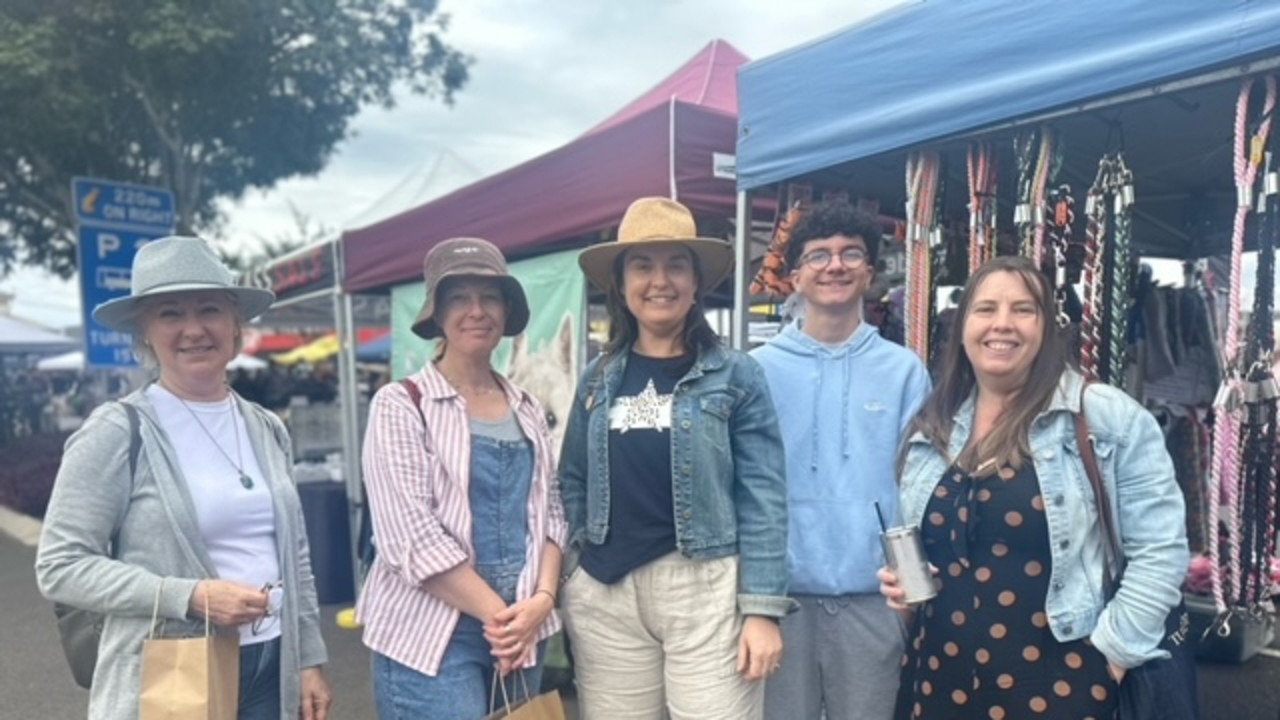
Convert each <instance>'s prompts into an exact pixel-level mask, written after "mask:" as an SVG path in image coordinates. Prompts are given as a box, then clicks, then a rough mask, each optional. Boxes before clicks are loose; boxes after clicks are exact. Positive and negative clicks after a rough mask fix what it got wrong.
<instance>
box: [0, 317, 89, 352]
mask: <svg viewBox="0 0 1280 720" xmlns="http://www.w3.org/2000/svg"><path fill="white" fill-rule="evenodd" d="M75 346H76V341H75V340H72V339H71V338H69V337H67V336H66V335H59V334H58V333H56V332H53V331H52V330H46V329H45V328H43V327H40V326H39V325H35V324H33V323H29V322H25V321H22V320H19V319H17V318H15V317H8V316H3V315H0V353H56V352H62V351H64V350H68V349H70V348H73V347H75Z"/></svg>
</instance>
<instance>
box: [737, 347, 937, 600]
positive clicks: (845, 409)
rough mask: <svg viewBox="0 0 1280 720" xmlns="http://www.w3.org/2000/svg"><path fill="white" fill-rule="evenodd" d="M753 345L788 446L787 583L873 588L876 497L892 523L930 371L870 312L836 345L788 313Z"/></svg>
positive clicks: (818, 590) (797, 590) (796, 590)
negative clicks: (902, 464) (911, 429)
mask: <svg viewBox="0 0 1280 720" xmlns="http://www.w3.org/2000/svg"><path fill="white" fill-rule="evenodd" d="M751 354H752V356H754V357H755V359H756V360H758V361H759V362H760V364H761V365H762V366H763V367H764V372H765V376H766V377H767V378H768V381H769V389H770V391H771V393H772V395H773V403H774V406H775V407H776V408H777V413H778V425H779V427H780V428H781V430H782V441H783V444H784V446H785V447H786V455H787V511H788V517H789V520H788V523H787V526H788V528H789V530H788V538H787V540H788V545H787V569H788V571H789V573H790V592H791V593H793V594H803V595H845V594H853V593H872V592H876V591H877V589H878V587H879V583H878V581H877V580H876V576H875V575H876V570H877V569H879V568H880V566H881V565H883V564H884V553H883V552H882V550H881V549H880V525H879V522H878V521H877V520H876V511H875V506H874V504H873V503H875V502H879V503H880V509H881V511H882V512H883V513H884V517H885V521H886V522H888V523H891V524H892V523H893V522H894V518H896V517H897V516H898V485H897V480H896V478H895V477H894V465H895V462H896V460H897V452H898V445H899V442H900V440H901V438H902V433H903V431H904V430H905V429H906V426H907V423H909V422H910V421H911V418H912V417H913V416H914V415H915V413H916V410H918V409H919V407H920V405H921V404H923V403H924V399H925V396H926V395H927V394H928V393H929V388H930V383H929V374H928V372H927V371H926V370H925V367H924V365H923V363H921V362H920V359H919V358H918V357H916V355H915V353H912V352H911V351H910V350H907V349H906V348H904V347H902V346H901V345H897V344H894V343H892V342H890V341H888V340H885V339H884V338H882V337H880V334H879V332H878V331H877V330H876V328H875V327H874V326H872V325H870V324H868V323H865V322H864V323H861V324H860V325H858V329H857V330H856V331H855V332H854V333H853V336H852V337H850V338H849V339H848V341H846V342H845V343H843V344H842V345H840V346H839V347H836V348H830V347H828V346H826V345H824V344H822V343H820V342H818V341H817V340H814V339H813V338H812V337H809V336H808V335H806V334H805V333H804V332H803V331H802V330H801V329H800V327H799V326H798V325H797V324H796V323H792V324H790V325H787V326H786V327H785V328H783V329H782V331H781V332H780V333H779V334H778V335H777V336H776V337H774V338H773V339H772V340H770V341H769V342H768V343H767V344H766V345H764V346H762V347H759V348H757V349H756V350H754V351H752V353H751Z"/></svg>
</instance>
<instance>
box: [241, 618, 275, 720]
mask: <svg viewBox="0 0 1280 720" xmlns="http://www.w3.org/2000/svg"><path fill="white" fill-rule="evenodd" d="M236 717H237V718H238V720H280V638H276V639H274V640H268V641H266V642H262V643H254V644H253V645H242V646H241V647H240V708H239V712H238V713H236Z"/></svg>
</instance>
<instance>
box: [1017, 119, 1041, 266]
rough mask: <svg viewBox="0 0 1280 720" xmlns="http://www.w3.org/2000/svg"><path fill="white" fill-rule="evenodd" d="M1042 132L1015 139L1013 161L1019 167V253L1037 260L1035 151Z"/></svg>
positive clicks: (1019, 136)
mask: <svg viewBox="0 0 1280 720" xmlns="http://www.w3.org/2000/svg"><path fill="white" fill-rule="evenodd" d="M1039 140H1040V131H1039V130H1037V129H1034V128H1033V129H1030V130H1024V131H1022V132H1020V133H1018V135H1017V137H1015V138H1014V139H1013V160H1014V163H1015V164H1016V165H1017V166H1018V204H1017V205H1014V206H1013V226H1014V228H1015V229H1016V230H1017V233H1018V237H1019V239H1020V242H1021V245H1020V248H1019V252H1020V253H1021V254H1022V255H1025V256H1026V257H1029V258H1031V259H1033V260H1034V259H1035V225H1034V223H1033V222H1032V218H1031V206H1032V205H1033V204H1034V203H1035V180H1034V174H1035V164H1036V159H1035V151H1036V149H1037V148H1038V147H1039Z"/></svg>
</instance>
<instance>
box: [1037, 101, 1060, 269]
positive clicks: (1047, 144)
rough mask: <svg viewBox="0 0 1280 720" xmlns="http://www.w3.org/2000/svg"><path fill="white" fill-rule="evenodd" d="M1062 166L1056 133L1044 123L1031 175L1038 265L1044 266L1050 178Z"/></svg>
mask: <svg viewBox="0 0 1280 720" xmlns="http://www.w3.org/2000/svg"><path fill="white" fill-rule="evenodd" d="M1061 167H1062V155H1061V153H1060V152H1059V147H1058V141H1057V133H1055V132H1054V130H1053V128H1051V127H1049V126H1048V125H1045V126H1044V127H1043V128H1041V130H1040V155H1039V157H1038V158H1037V159H1036V172H1035V175H1034V176H1033V182H1032V191H1033V195H1032V196H1031V223H1032V227H1033V240H1032V249H1033V251H1034V253H1035V254H1034V255H1033V256H1032V257H1033V258H1034V259H1035V261H1036V265H1037V266H1038V267H1043V266H1044V261H1045V257H1044V237H1045V225H1046V222H1047V217H1046V215H1047V213H1046V204H1047V202H1048V195H1047V193H1048V190H1049V183H1050V181H1051V179H1052V178H1053V177H1054V176H1056V175H1057V174H1058V170H1059V169H1060V168H1061Z"/></svg>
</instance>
